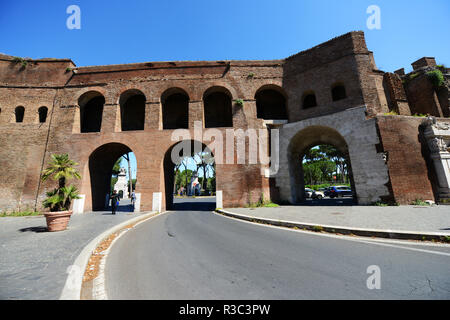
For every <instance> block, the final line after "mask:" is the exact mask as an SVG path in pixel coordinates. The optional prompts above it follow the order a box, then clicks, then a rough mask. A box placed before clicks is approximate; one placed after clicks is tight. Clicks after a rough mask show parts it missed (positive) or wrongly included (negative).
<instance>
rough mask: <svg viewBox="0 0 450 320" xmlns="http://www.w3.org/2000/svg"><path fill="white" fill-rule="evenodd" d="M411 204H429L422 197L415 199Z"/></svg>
mask: <svg viewBox="0 0 450 320" xmlns="http://www.w3.org/2000/svg"><path fill="white" fill-rule="evenodd" d="M411 204H412V205H415V206H429V205H430V204H429V203H428V202H426V201H424V200H422V199H416V200H414V201H413V202H412V203H411Z"/></svg>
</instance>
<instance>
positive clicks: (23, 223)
mask: <svg viewBox="0 0 450 320" xmlns="http://www.w3.org/2000/svg"><path fill="white" fill-rule="evenodd" d="M139 215H140V214H139V213H132V212H126V211H118V212H117V213H116V215H111V212H110V211H98V212H93V213H86V214H77V215H72V217H71V219H70V222H69V225H68V228H67V230H65V231H61V232H47V230H46V222H45V217H44V216H34V217H2V218H0V300H6V299H17V300H30V299H33V300H34V299H44V300H47V299H51V300H57V299H59V297H60V294H61V291H62V289H63V287H64V284H65V282H66V279H67V276H68V274H67V273H66V271H67V268H68V267H69V266H70V265H72V264H73V263H74V260H75V259H76V258H77V256H78V255H79V254H80V252H81V251H82V250H83V248H84V247H85V246H86V245H87V244H88V243H89V242H90V241H91V240H93V239H94V238H95V237H96V236H98V235H99V234H101V233H102V232H104V231H106V230H108V229H109V228H111V227H113V226H115V225H117V224H119V223H121V222H124V221H127V220H130V219H132V218H135V217H137V216H139Z"/></svg>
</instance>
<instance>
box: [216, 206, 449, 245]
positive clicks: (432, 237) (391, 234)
mask: <svg viewBox="0 0 450 320" xmlns="http://www.w3.org/2000/svg"><path fill="white" fill-rule="evenodd" d="M215 212H216V213H219V214H222V215H224V216H228V217H232V218H236V219H241V220H246V221H250V222H256V223H261V224H270V225H274V226H278V227H286V228H298V229H302V230H308V231H314V232H327V233H334V234H336V233H339V234H343V235H355V236H361V237H376V238H388V239H399V240H419V241H438V242H443V243H449V242H450V234H442V233H438V232H420V231H399V230H380V229H364V228H347V227H342V226H331V225H319V224H312V223H306V222H299V221H284V220H273V219H267V218H260V217H254V216H247V215H243V214H237V213H234V212H230V211H226V210H223V209H216V211H215Z"/></svg>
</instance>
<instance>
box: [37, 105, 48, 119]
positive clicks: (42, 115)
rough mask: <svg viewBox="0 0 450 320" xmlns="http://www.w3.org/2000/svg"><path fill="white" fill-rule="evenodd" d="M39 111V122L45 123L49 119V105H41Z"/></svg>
mask: <svg viewBox="0 0 450 320" xmlns="http://www.w3.org/2000/svg"><path fill="white" fill-rule="evenodd" d="M38 113H39V123H44V122H45V121H47V113H48V109H47V107H40V108H39V109H38Z"/></svg>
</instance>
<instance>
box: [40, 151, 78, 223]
mask: <svg viewBox="0 0 450 320" xmlns="http://www.w3.org/2000/svg"><path fill="white" fill-rule="evenodd" d="M76 165H78V163H76V162H74V161H72V160H70V159H69V155H67V154H52V159H51V161H50V162H49V165H48V167H47V169H45V170H44V171H43V172H42V178H41V179H42V181H46V180H47V179H48V178H50V177H52V179H53V180H55V181H58V186H57V188H55V189H53V190H51V191H48V192H47V193H46V194H47V198H46V199H45V200H44V202H43V203H42V204H43V206H44V208H48V209H50V212H45V213H44V216H45V218H46V220H47V229H48V231H62V230H65V229H66V228H67V224H68V223H69V219H70V216H71V215H72V211H71V210H70V205H71V203H72V200H73V199H79V198H80V197H79V196H78V190H77V188H76V187H75V186H74V185H69V186H67V185H66V182H67V181H68V180H70V179H72V178H76V179H80V178H81V177H80V174H79V173H78V171H77V170H76V169H75V168H74V166H76Z"/></svg>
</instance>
